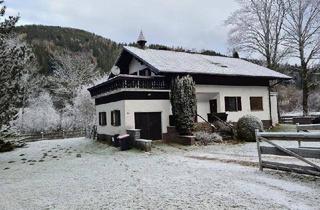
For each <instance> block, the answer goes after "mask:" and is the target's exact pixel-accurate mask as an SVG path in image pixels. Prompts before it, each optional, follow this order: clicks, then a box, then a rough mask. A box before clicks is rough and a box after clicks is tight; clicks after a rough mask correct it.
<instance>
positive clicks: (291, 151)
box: [256, 130, 320, 176]
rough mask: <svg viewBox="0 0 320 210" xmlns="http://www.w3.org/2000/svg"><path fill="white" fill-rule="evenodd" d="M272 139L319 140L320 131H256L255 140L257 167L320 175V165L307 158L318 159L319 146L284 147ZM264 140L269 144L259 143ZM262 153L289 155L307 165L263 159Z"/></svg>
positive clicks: (319, 156)
mask: <svg viewBox="0 0 320 210" xmlns="http://www.w3.org/2000/svg"><path fill="white" fill-rule="evenodd" d="M272 140H276V141H305V142H319V143H320V132H317V133H302V132H299V133H298V132H259V131H258V130H257V131H256V141H257V148H258V156H259V169H260V170H261V171H262V170H263V168H269V169H275V170H282V171H289V172H295V173H300V174H308V175H314V176H320V166H319V165H317V164H315V163H313V162H312V161H310V160H309V159H307V158H313V159H320V148H285V147H283V146H280V145H278V144H276V143H274V142H272ZM262 142H266V143H268V144H269V145H271V147H270V146H262V145H261V143H262ZM262 155H277V156H290V157H295V158H296V159H298V160H300V161H302V162H304V163H305V164H307V166H302V165H296V164H285V163H278V162H271V161H265V160H263V159H262Z"/></svg>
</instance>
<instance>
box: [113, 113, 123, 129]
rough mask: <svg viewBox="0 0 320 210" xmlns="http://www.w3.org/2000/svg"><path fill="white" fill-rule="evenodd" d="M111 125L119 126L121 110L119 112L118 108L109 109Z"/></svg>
mask: <svg viewBox="0 0 320 210" xmlns="http://www.w3.org/2000/svg"><path fill="white" fill-rule="evenodd" d="M111 125H112V126H114V127H118V126H121V112H120V110H113V111H111Z"/></svg>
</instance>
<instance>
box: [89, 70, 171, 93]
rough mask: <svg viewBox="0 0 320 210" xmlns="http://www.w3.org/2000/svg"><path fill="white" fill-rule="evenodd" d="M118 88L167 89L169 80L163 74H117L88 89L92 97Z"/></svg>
mask: <svg viewBox="0 0 320 210" xmlns="http://www.w3.org/2000/svg"><path fill="white" fill-rule="evenodd" d="M120 89H148V90H169V82H168V81H167V79H166V77H164V76H136V75H118V76H116V77H113V78H111V79H109V80H108V81H106V82H103V83H101V84H99V85H96V86H94V87H92V88H89V89H88V90H89V92H90V94H91V96H92V97H94V96H97V95H100V94H105V93H109V92H112V91H116V90H120Z"/></svg>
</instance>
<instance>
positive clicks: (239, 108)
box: [237, 97, 242, 111]
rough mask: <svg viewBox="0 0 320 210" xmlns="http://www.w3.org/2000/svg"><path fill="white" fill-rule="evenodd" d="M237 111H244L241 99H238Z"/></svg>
mask: <svg viewBox="0 0 320 210" xmlns="http://www.w3.org/2000/svg"><path fill="white" fill-rule="evenodd" d="M237 105H238V107H237V111H241V110H242V104H241V97H237Z"/></svg>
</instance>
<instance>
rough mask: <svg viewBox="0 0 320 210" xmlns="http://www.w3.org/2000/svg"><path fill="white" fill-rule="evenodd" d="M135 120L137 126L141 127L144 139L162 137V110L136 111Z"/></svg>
mask: <svg viewBox="0 0 320 210" xmlns="http://www.w3.org/2000/svg"><path fill="white" fill-rule="evenodd" d="M134 121H135V128H136V129H141V138H142V139H149V140H160V139H162V131H161V112H135V113H134Z"/></svg>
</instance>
